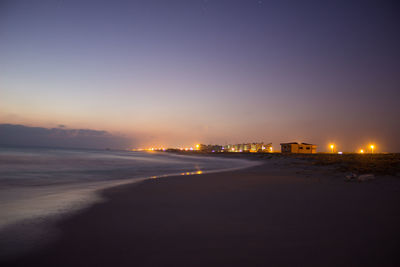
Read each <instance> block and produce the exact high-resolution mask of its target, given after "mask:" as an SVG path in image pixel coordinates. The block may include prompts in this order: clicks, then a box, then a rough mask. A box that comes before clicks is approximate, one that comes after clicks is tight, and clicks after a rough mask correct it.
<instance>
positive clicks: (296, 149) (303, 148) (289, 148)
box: [281, 142, 317, 154]
mask: <svg viewBox="0 0 400 267" xmlns="http://www.w3.org/2000/svg"><path fill="white" fill-rule="evenodd" d="M281 152H282V153H301V154H314V153H317V145H313V144H307V143H297V142H291V143H281Z"/></svg>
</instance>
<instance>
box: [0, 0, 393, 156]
mask: <svg viewBox="0 0 400 267" xmlns="http://www.w3.org/2000/svg"><path fill="white" fill-rule="evenodd" d="M399 14H400V8H399V6H398V4H396V1H252V0H243V1H234V0H230V1H218V0H214V1H213V0H208V1H206V0H182V1H168V0H160V1H152V0H143V1H111V0H110V1H61V0H60V1H30V0H29V1H18V0H17V1H11V0H10V1H4V0H1V1H0V123H3V124H5V123H7V124H21V125H25V126H36V127H46V128H56V127H58V126H59V125H63V127H62V128H66V129H93V130H99V131H107V132H110V133H112V134H115V135H122V136H124V137H125V138H131V139H132V147H143V146H150V145H155V146H190V145H193V144H195V143H206V144H209V143H219V144H226V143H239V142H256V141H264V142H273V147H274V149H279V143H280V142H289V141H303V142H310V143H315V144H317V145H318V146H319V147H318V150H319V151H325V150H328V147H327V145H328V144H329V143H331V142H334V143H335V144H337V146H338V150H343V151H355V150H358V149H360V148H365V147H366V145H368V144H369V143H375V144H376V146H377V150H378V151H381V152H382V151H389V152H399V151H400V138H399V137H400V123H399V114H400V103H399V99H400V97H399V96H400V93H399V92H400V65H399V64H400V49H399V48H400V33H399V29H400V27H399V26H400V23H399V22H400V16H399Z"/></svg>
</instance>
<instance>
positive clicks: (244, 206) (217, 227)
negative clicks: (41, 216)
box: [2, 159, 400, 266]
mask: <svg viewBox="0 0 400 267" xmlns="http://www.w3.org/2000/svg"><path fill="white" fill-rule="evenodd" d="M265 162H266V163H265V164H264V165H261V166H257V167H252V168H248V169H243V170H239V171H234V172H224V173H213V174H203V175H190V176H178V177H168V178H161V179H153V180H147V181H145V182H142V183H139V184H132V185H125V186H120V187H115V188H111V189H108V190H105V191H104V192H103V193H102V194H103V196H104V197H105V198H106V199H107V200H108V201H106V202H103V203H99V204H96V205H94V206H93V207H91V208H89V209H86V210H84V211H82V212H80V213H78V214H75V215H74V216H71V217H69V218H66V219H64V220H61V221H60V222H58V223H57V225H56V226H55V227H56V228H57V229H58V230H59V232H60V235H59V236H58V238H57V239H56V240H54V242H51V243H50V244H48V245H46V246H44V247H42V248H41V249H39V250H36V251H33V252H31V253H29V254H26V255H24V256H21V257H19V258H18V259H14V260H12V261H9V262H6V263H3V265H2V266H395V265H399V264H400V261H399V259H400V258H399V255H400V253H398V250H399V248H400V230H399V229H400V208H399V207H400V206H399V204H400V180H399V178H396V177H378V179H376V180H373V181H369V182H365V183H348V182H345V181H344V175H343V173H337V172H334V171H333V170H331V169H329V167H317V166H307V165H302V164H301V163H299V162H297V161H295V160H283V159H280V160H272V159H271V160H265Z"/></svg>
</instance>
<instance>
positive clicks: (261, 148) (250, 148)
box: [222, 142, 272, 153]
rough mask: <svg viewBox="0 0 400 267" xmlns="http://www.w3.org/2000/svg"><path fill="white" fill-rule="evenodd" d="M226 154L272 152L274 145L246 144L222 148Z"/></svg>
mask: <svg viewBox="0 0 400 267" xmlns="http://www.w3.org/2000/svg"><path fill="white" fill-rule="evenodd" d="M222 149H223V150H224V151H226V152H264V153H270V152H272V143H268V144H264V143H263V142H261V143H244V144H235V145H225V146H223V148H222Z"/></svg>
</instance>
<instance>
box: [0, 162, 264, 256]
mask: <svg viewBox="0 0 400 267" xmlns="http://www.w3.org/2000/svg"><path fill="white" fill-rule="evenodd" d="M178 156H180V157H185V158H196V155H178ZM208 158H211V157H208ZM225 159H226V160H227V161H228V162H229V161H232V162H234V163H235V164H236V165H237V166H234V167H233V166H230V167H227V166H224V167H222V166H221V167H220V168H219V169H210V170H207V169H206V170H204V169H203V170H195V168H193V170H191V171H183V172H176V173H165V174H158V175H149V176H146V177H135V178H127V179H119V180H113V181H99V182H88V183H81V184H79V186H80V187H78V185H70V186H68V187H67V191H65V192H61V195H63V194H67V195H68V194H71V192H72V193H73V194H74V195H77V196H78V197H77V196H75V198H77V199H74V200H69V202H68V203H66V204H64V205H62V206H51V205H52V204H51V203H50V206H48V207H47V210H48V211H47V212H46V214H37V215H33V216H28V217H26V218H20V219H14V220H13V219H12V218H13V217H12V216H11V219H10V218H9V217H6V218H7V220H9V221H10V222H8V223H6V224H0V248H4V249H1V250H0V262H1V261H2V260H8V259H10V258H11V259H12V258H15V257H16V256H18V255H24V254H26V253H27V252H28V253H29V251H31V250H33V249H32V247H34V246H42V244H47V243H51V242H52V241H53V240H54V236H56V235H57V234H55V233H56V232H58V230H57V229H55V228H56V227H54V225H57V223H58V222H59V221H61V222H62V221H64V220H67V219H69V218H71V217H74V216H75V215H77V214H80V213H82V212H85V211H86V210H88V209H90V208H91V207H92V206H94V205H97V204H101V203H102V202H105V201H107V199H105V198H104V195H103V192H104V191H107V190H110V189H112V188H114V187H121V186H122V187H123V186H131V185H132V186H134V185H137V184H140V183H142V182H144V181H146V180H151V179H165V178H168V177H179V176H188V175H202V174H208V173H210V174H211V173H219V172H230V171H236V170H240V169H246V168H251V167H253V166H257V165H260V164H262V162H261V161H254V160H249V159H245V158H243V159H237V158H236V159H232V158H225ZM225 159H223V160H225ZM231 165H233V164H231ZM64 187H65V186H64ZM64 189H65V188H64ZM51 195H54V194H51ZM43 197H45V198H48V197H49V196H43ZM54 197H55V196H54ZM5 215H9V214H7V213H6V214H5ZM11 215H12V214H11ZM47 229H50V230H47ZM24 236H27V237H24ZM15 237H16V238H15ZM9 243H14V245H13V246H11V247H9ZM20 247H22V249H21V248H20Z"/></svg>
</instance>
